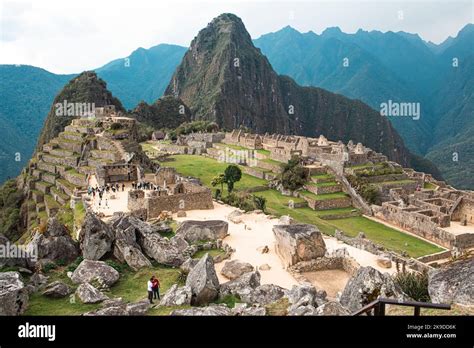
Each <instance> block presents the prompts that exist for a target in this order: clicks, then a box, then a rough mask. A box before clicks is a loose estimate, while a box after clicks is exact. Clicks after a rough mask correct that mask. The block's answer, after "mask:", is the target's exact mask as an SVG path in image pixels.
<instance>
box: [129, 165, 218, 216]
mask: <svg viewBox="0 0 474 348" xmlns="http://www.w3.org/2000/svg"><path fill="white" fill-rule="evenodd" d="M154 176H155V178H154V183H155V184H156V185H158V190H153V191H142V190H133V191H129V193H128V209H129V210H130V211H131V212H132V213H135V214H136V215H140V216H141V217H143V218H145V219H153V218H157V217H158V216H160V214H161V212H163V211H171V212H177V211H179V210H195V209H213V208H214V205H213V202H212V194H211V190H210V189H208V188H207V187H204V186H201V185H199V184H196V183H194V182H192V181H191V180H187V179H185V178H183V177H181V176H179V175H178V174H177V173H176V170H175V169H174V168H166V167H161V168H159V169H158V171H157V173H156V174H155V175H154Z"/></svg>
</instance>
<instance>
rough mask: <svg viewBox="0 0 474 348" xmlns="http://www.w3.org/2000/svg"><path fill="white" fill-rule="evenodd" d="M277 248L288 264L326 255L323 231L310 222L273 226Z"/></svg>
mask: <svg viewBox="0 0 474 348" xmlns="http://www.w3.org/2000/svg"><path fill="white" fill-rule="evenodd" d="M273 234H274V235H275V239H276V243H275V249H276V252H277V254H278V255H279V256H280V257H281V258H282V260H283V262H284V263H285V265H286V266H292V265H294V264H296V263H298V262H300V261H309V260H312V259H315V258H318V257H322V256H324V254H325V253H326V244H325V243H324V240H323V237H322V235H321V232H319V230H318V229H317V228H316V227H315V226H313V225H309V224H289V225H275V226H273Z"/></svg>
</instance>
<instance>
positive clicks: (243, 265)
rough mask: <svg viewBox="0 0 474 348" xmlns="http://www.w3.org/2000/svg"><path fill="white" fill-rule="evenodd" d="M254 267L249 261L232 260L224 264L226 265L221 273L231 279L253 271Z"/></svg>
mask: <svg viewBox="0 0 474 348" xmlns="http://www.w3.org/2000/svg"><path fill="white" fill-rule="evenodd" d="M253 269H254V267H253V266H252V265H251V264H250V263H248V262H241V261H239V260H231V261H227V262H226V263H225V264H224V267H222V269H221V274H222V275H223V276H224V277H226V278H228V279H230V280H234V279H236V278H238V277H240V276H241V275H243V274H245V273H248V272H252V271H253Z"/></svg>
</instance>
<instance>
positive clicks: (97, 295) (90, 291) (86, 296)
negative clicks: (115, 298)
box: [76, 283, 108, 303]
mask: <svg viewBox="0 0 474 348" xmlns="http://www.w3.org/2000/svg"><path fill="white" fill-rule="evenodd" d="M76 296H77V297H79V299H80V300H81V301H82V302H83V303H99V302H102V301H104V300H107V299H108V297H107V296H106V295H104V294H103V293H101V292H100V291H99V290H97V289H96V288H95V287H93V286H92V285H91V284H89V283H82V284H81V285H79V286H78V287H77V289H76Z"/></svg>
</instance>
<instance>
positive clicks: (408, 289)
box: [394, 271, 430, 302]
mask: <svg viewBox="0 0 474 348" xmlns="http://www.w3.org/2000/svg"><path fill="white" fill-rule="evenodd" d="M394 281H395V283H396V284H398V285H399V286H400V288H401V289H402V290H403V292H404V293H405V294H407V295H408V296H410V297H411V298H412V299H414V300H415V301H421V302H430V295H429V293H428V272H426V271H424V272H422V273H418V272H407V271H402V272H398V273H397V274H396V276H395V279H394Z"/></svg>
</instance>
